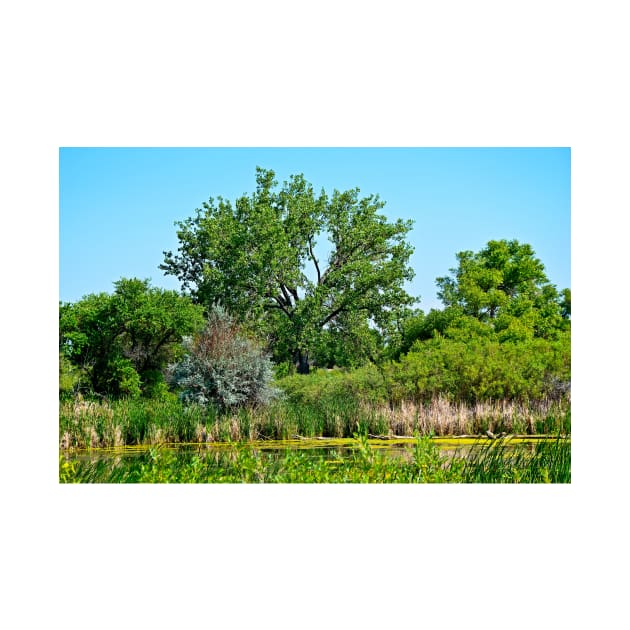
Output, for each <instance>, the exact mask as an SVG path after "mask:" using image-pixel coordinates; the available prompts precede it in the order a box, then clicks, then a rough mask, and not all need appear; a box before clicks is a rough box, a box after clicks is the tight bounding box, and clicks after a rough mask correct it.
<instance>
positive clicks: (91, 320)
mask: <svg viewBox="0 0 630 630" xmlns="http://www.w3.org/2000/svg"><path fill="white" fill-rule="evenodd" d="M114 286H115V291H114V293H113V294H112V295H109V294H107V293H100V294H92V295H88V296H86V297H84V298H83V299H81V300H80V301H78V302H76V303H72V304H69V303H68V304H60V305H59V350H60V353H61V354H62V355H63V357H64V358H65V359H66V360H67V361H69V362H70V364H71V365H73V366H74V367H75V369H81V370H82V371H83V373H84V374H85V376H86V378H85V379H84V380H86V381H88V383H89V386H88V389H90V390H92V391H93V392H95V393H98V394H104V395H111V396H137V395H139V394H140V393H141V391H142V392H143V393H145V394H151V393H153V392H154V390H155V387H159V386H158V385H157V383H158V382H159V378H157V376H156V373H160V372H161V371H162V370H163V369H164V368H165V367H166V364H167V363H168V362H169V361H173V360H175V359H177V358H178V353H179V352H180V345H179V343H180V342H181V340H182V336H183V335H186V334H190V333H193V332H195V331H196V330H198V329H199V328H200V327H201V326H202V325H203V311H202V309H201V307H199V306H197V305H194V304H192V302H191V300H190V298H186V297H182V296H180V295H178V294H177V292H175V291H166V290H163V289H157V288H152V287H150V285H149V282H148V280H137V279H124V278H123V279H121V280H119V281H117V282H115V283H114ZM66 380H67V379H66ZM65 386H66V385H64V387H65ZM162 391H163V388H162Z"/></svg>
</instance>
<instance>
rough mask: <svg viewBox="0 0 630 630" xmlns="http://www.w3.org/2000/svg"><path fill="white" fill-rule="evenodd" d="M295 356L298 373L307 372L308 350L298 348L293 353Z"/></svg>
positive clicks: (308, 369)
mask: <svg viewBox="0 0 630 630" xmlns="http://www.w3.org/2000/svg"><path fill="white" fill-rule="evenodd" d="M295 357H296V360H295V366H296V368H297V372H298V374H308V373H309V371H310V368H309V365H308V352H305V351H304V350H298V351H297V352H296V353H295Z"/></svg>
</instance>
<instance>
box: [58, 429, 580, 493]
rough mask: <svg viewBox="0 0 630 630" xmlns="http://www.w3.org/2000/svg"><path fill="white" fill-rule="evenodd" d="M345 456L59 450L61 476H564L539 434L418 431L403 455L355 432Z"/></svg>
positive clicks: (566, 465)
mask: <svg viewBox="0 0 630 630" xmlns="http://www.w3.org/2000/svg"><path fill="white" fill-rule="evenodd" d="M355 438H356V439H355V441H354V442H355V443H354V448H353V450H352V452H351V454H350V455H345V454H341V453H340V452H339V453H337V452H335V451H333V452H332V453H328V454H327V455H326V456H324V455H321V454H313V453H312V452H310V451H302V450H291V449H286V450H285V451H284V452H283V453H282V454H280V455H278V454H277V453H272V452H268V451H265V450H264V449H257V448H255V447H252V446H250V445H248V444H241V445H239V446H237V447H235V448H231V449H229V450H221V449H220V450H212V451H209V450H205V451H202V450H196V451H189V452H187V453H181V452H177V453H175V452H173V451H171V450H169V449H160V448H152V449H150V450H149V451H148V452H147V453H145V454H144V455H140V456H134V457H130V458H122V457H118V458H116V457H113V458H108V459H96V460H93V461H92V460H78V459H74V460H72V459H66V458H65V457H64V456H60V462H59V470H60V472H59V476H60V481H61V482H62V483H86V482H89V483H209V482H211V483H569V482H570V481H571V446H570V441H569V440H568V439H567V438H557V439H555V440H552V441H540V442H539V443H537V444H535V445H534V448H533V450H531V451H529V450H527V449H523V448H520V449H519V448H512V447H511V445H510V442H509V440H496V441H492V442H488V443H486V444H485V445H483V446H479V447H478V448H473V449H471V452H470V453H469V454H468V455H467V456H466V457H462V456H458V455H452V454H451V455H446V454H443V453H442V452H441V451H440V450H439V448H438V447H437V446H436V445H435V444H434V443H433V442H432V441H431V439H430V438H428V437H424V438H418V439H416V441H415V443H414V444H413V446H412V447H411V448H409V449H408V450H407V451H406V453H405V455H406V456H404V455H400V454H399V455H398V456H392V455H391V454H388V453H387V452H385V451H384V450H377V449H373V448H371V446H370V445H369V443H368V440H367V436H366V435H358V434H357V435H355Z"/></svg>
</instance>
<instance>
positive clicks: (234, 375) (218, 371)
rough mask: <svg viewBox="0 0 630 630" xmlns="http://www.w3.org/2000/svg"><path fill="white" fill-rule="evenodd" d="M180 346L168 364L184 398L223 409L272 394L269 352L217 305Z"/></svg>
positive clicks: (258, 401) (263, 400) (268, 398)
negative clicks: (175, 359)
mask: <svg viewBox="0 0 630 630" xmlns="http://www.w3.org/2000/svg"><path fill="white" fill-rule="evenodd" d="M184 348H185V350H186V355H185V356H184V358H183V359H182V360H181V361H180V362H179V363H176V364H173V365H171V366H169V379H170V381H171V383H172V384H173V385H175V386H176V387H178V388H179V389H180V390H181V397H182V400H183V401H184V402H186V403H194V404H199V405H202V406H206V405H216V406H218V408H219V409H228V408H233V407H241V406H244V405H265V404H267V403H269V402H270V401H271V400H272V399H273V398H274V397H275V396H276V391H275V390H274V388H273V387H272V386H271V379H272V375H273V372H272V366H271V362H270V360H269V358H268V357H267V356H266V355H265V354H264V353H263V351H262V350H261V348H260V347H259V345H258V344H256V343H255V342H254V341H253V340H252V339H249V338H247V337H245V336H244V335H243V333H242V332H241V330H240V327H239V326H238V324H237V323H236V321H235V320H234V318H233V317H232V316H230V315H229V314H228V313H227V311H226V310H225V309H224V308H223V307H220V306H214V307H213V308H212V310H211V311H210V313H209V315H208V321H207V323H206V327H205V328H204V330H203V331H202V332H201V333H199V334H198V335H197V336H196V337H195V338H187V339H185V340H184Z"/></svg>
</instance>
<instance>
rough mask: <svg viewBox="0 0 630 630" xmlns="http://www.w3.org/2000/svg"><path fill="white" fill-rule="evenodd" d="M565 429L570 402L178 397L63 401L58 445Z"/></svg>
mask: <svg viewBox="0 0 630 630" xmlns="http://www.w3.org/2000/svg"><path fill="white" fill-rule="evenodd" d="M357 429H358V431H359V432H360V433H369V434H373V435H379V436H395V435H399V436H412V435H418V434H419V435H429V434H433V435H439V436H442V435H478V434H482V433H484V432H485V431H488V430H489V431H492V432H493V433H501V432H505V433H509V434H525V433H527V434H535V433H546V434H569V433H570V432H571V418H570V408H569V406H568V404H563V403H561V402H552V401H539V402H537V403H533V404H530V405H524V404H522V403H515V402H509V401H498V402H485V403H477V404H476V405H469V406H467V405H464V404H458V403H452V402H449V401H447V400H446V399H443V398H437V399H435V400H433V401H431V402H430V403H426V404H416V403H409V402H406V403H402V404H401V405H400V406H398V407H393V408H392V407H389V406H387V405H382V404H376V403H367V402H361V401H359V400H357V399H354V398H350V397H347V396H343V395H334V396H326V397H322V398H321V399H319V400H317V399H314V400H309V401H299V402H298V401H292V400H290V399H286V400H283V401H277V402H275V403H273V404H271V405H269V406H267V407H260V408H248V407H243V408H240V409H237V410H233V411H227V412H223V413H219V412H218V411H217V410H216V409H214V408H213V407H207V408H204V407H201V406H197V405H190V406H184V405H182V404H181V403H180V402H179V401H178V400H177V399H176V398H174V397H172V398H165V399H162V400H152V399H135V400H133V399H127V400H118V401H112V402H105V401H101V402H92V401H84V400H76V401H63V402H61V403H60V412H59V441H60V447H61V448H62V449H66V448H90V447H111V446H122V445H135V444H161V443H165V442H168V443H178V442H224V441H232V442H237V441H238V442H240V441H249V440H260V439H289V438H292V437H295V436H300V437H351V436H352V435H353V434H354V432H355V431H357Z"/></svg>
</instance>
